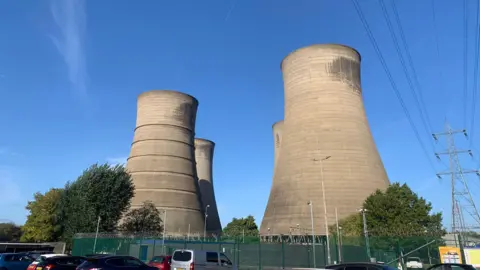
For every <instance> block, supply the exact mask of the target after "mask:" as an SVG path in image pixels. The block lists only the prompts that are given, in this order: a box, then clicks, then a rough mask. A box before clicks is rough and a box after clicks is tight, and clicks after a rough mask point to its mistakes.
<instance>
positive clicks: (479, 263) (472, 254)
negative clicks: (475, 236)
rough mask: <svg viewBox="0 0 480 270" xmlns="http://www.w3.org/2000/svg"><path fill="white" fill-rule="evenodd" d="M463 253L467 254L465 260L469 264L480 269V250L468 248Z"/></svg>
mask: <svg viewBox="0 0 480 270" xmlns="http://www.w3.org/2000/svg"><path fill="white" fill-rule="evenodd" d="M463 251H464V252H465V260H466V261H467V263H468V264H471V265H473V266H474V267H480V249H478V248H466V249H464V250H463Z"/></svg>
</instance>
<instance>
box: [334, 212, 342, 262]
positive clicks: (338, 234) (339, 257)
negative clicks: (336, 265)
mask: <svg viewBox="0 0 480 270" xmlns="http://www.w3.org/2000/svg"><path fill="white" fill-rule="evenodd" d="M335 223H337V249H338V260H339V261H340V262H341V261H342V248H341V247H340V226H338V213H337V208H336V207H335Z"/></svg>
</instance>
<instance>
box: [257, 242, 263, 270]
mask: <svg viewBox="0 0 480 270" xmlns="http://www.w3.org/2000/svg"><path fill="white" fill-rule="evenodd" d="M258 269H259V270H262V241H261V240H260V238H259V239H258Z"/></svg>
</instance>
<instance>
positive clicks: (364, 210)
mask: <svg viewBox="0 0 480 270" xmlns="http://www.w3.org/2000/svg"><path fill="white" fill-rule="evenodd" d="M358 211H359V212H360V213H362V219H363V235H364V236H365V246H366V249H367V256H368V258H369V259H370V260H371V259H372V256H371V254H370V240H369V239H368V230H367V218H366V216H365V213H367V212H368V210H367V209H364V208H361V209H359V210H358Z"/></svg>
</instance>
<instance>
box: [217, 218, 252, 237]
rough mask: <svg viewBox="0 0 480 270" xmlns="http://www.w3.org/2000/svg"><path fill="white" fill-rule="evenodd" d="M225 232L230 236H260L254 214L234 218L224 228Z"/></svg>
mask: <svg viewBox="0 0 480 270" xmlns="http://www.w3.org/2000/svg"><path fill="white" fill-rule="evenodd" d="M223 234H224V235H226V236H229V237H240V236H258V227H257V224H256V223H255V218H254V217H253V216H251V215H250V216H247V217H246V218H233V219H232V221H231V222H230V223H228V224H227V226H226V227H225V228H224V229H223Z"/></svg>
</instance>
